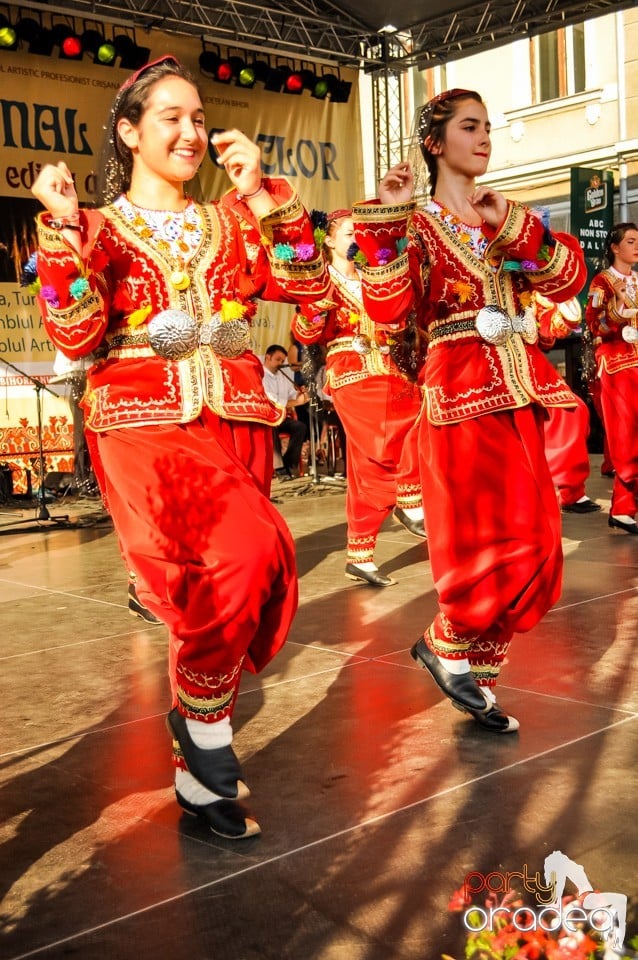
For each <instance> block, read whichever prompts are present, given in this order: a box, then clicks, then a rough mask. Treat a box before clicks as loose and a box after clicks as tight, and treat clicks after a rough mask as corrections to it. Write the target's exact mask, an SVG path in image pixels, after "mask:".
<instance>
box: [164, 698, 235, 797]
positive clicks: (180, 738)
mask: <svg viewBox="0 0 638 960" xmlns="http://www.w3.org/2000/svg"><path fill="white" fill-rule="evenodd" d="M166 726H167V727H168V732H169V733H170V734H171V736H172V737H174V739H175V740H177V742H178V743H179V746H180V749H181V751H182V756H183V757H184V761H185V763H186V766H187V767H188V769H189V771H190V772H191V773H192V774H193V776H194V777H195V779H196V780H199V782H200V783H202V784H203V785H204V786H205V787H208V789H209V790H212V791H213V793H216V794H217V795H218V796H220V797H227V798H228V799H229V800H243V799H245V798H246V797H249V796H250V790H249V789H248V787H247V786H246V784H245V783H244V779H243V774H242V772H241V767H240V766H239V760H238V759H237V756H236V755H235V751H234V750H233V748H232V746H231V745H230V744H228V746H227V747H217V748H215V749H214V750H204V749H202V747H198V746H197V744H196V743H194V741H193V739H192V737H191V735H190V733H189V732H188V727H187V726H186V717H183V716H182V714H181V713H180V712H179V710H178V709H177V707H173V709H172V710H171V712H170V713H169V714H168V716H167V717H166Z"/></svg>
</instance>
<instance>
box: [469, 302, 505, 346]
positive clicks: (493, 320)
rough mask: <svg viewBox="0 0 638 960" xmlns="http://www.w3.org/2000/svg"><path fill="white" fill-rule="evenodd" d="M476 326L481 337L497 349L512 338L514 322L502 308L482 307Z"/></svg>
mask: <svg viewBox="0 0 638 960" xmlns="http://www.w3.org/2000/svg"><path fill="white" fill-rule="evenodd" d="M475 324H476V329H477V331H478V333H479V336H480V337H481V338H482V339H483V340H485V342H486V343H492V344H494V346H497V347H499V346H502V345H503V344H504V343H507V341H508V340H509V338H510V337H511V336H512V332H513V330H512V321H511V320H510V318H509V316H508V315H507V314H506V313H505V311H504V310H502V309H501V307H494V306H488V307H481V309H480V310H479V312H478V313H477V315H476V320H475Z"/></svg>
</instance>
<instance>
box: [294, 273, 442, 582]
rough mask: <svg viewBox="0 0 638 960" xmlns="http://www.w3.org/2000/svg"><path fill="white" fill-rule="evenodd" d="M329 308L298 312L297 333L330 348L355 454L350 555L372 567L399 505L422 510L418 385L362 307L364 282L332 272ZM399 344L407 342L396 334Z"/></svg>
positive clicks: (330, 378)
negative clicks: (382, 534)
mask: <svg viewBox="0 0 638 960" xmlns="http://www.w3.org/2000/svg"><path fill="white" fill-rule="evenodd" d="M328 269H329V271H330V277H331V280H332V285H331V289H330V292H329V294H328V297H327V301H328V303H327V304H322V306H326V309H325V310H324V311H323V312H322V313H319V314H316V311H314V310H310V311H306V312H307V313H308V314H309V315H308V317H306V316H305V315H304V313H303V311H302V312H301V313H298V314H297V315H296V316H295V318H294V320H293V322H292V330H293V334H294V335H295V336H296V337H297V339H298V340H299V341H300V342H301V343H304V344H310V343H323V344H326V346H327V354H326V386H325V388H324V389H325V392H326V394H328V395H329V396H330V397H331V398H332V401H333V403H334V407H335V410H336V412H337V415H338V416H339V419H340V420H341V422H342V424H343V428H344V430H345V434H346V440H347V450H348V484H347V490H346V517H347V522H348V534H347V536H348V543H347V556H348V560H349V561H350V562H352V563H364V562H370V561H372V560H373V557H374V548H375V545H376V541H377V535H378V533H379V530H380V528H381V525H382V524H383V522H384V520H385V519H386V518H387V517H388V516H389V514H390V513H391V512H392V510H393V508H394V507H395V506H398V507H400V508H401V509H405V508H406V507H407V508H414V507H420V506H421V505H422V502H423V501H422V496H421V482H420V477H419V461H418V453H417V435H416V431H414V430H411V428H412V427H413V426H414V424H415V421H416V419H417V416H418V414H419V409H420V405H421V401H420V392H419V388H418V386H417V384H416V383H415V382H413V381H412V380H410V379H409V378H408V376H406V374H405V373H404V372H403V371H402V370H401V369H400V368H399V367H398V366H397V364H396V362H395V360H394V357H393V355H392V352H391V346H390V344H391V342H392V339H393V337H392V334H389V335H386V333H385V332H383V331H377V330H376V329H375V324H374V323H373V321H372V320H371V319H370V317H369V316H368V315H367V314H366V312H365V310H364V308H363V301H362V295H361V279H360V278H359V276H357V277H353V278H349V277H345V276H343V274H341V273H340V272H339V271H338V270H336V269H335V268H334V267H333V266H332V265H331V266H329V268H328ZM394 337H395V338H396V337H400V333H398V332H397V333H395V334H394Z"/></svg>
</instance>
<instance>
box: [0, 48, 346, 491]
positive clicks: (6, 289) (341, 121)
mask: <svg viewBox="0 0 638 960" xmlns="http://www.w3.org/2000/svg"><path fill="white" fill-rule="evenodd" d="M144 42H145V43H146V44H149V43H150V45H151V59H155V58H156V57H159V56H161V55H162V54H164V53H172V54H174V55H175V56H177V57H178V59H180V60H181V61H182V62H183V63H184V64H185V65H187V66H188V67H189V68H190V69H191V71H192V72H193V74H194V75H195V76H196V77H197V78H198V80H199V81H200V87H201V90H202V93H203V97H204V106H205V109H206V121H207V126H208V129H209V132H210V133H212V132H213V131H215V130H218V129H219V130H223V129H228V128H231V127H236V128H238V129H240V130H242V131H243V132H244V133H245V134H246V135H247V136H249V137H251V138H252V139H254V140H256V141H258V142H259V143H260V145H261V148H262V155H263V168H264V172H265V173H267V174H268V175H272V176H283V177H286V178H288V179H289V180H290V181H291V182H292V183H293V184H294V186H295V187H296V188H297V190H298V191H299V193H300V195H301V197H302V200H303V201H304V203H305V205H306V206H307V207H308V209H312V208H317V209H321V210H326V211H329V210H332V209H335V208H337V207H343V206H346V205H348V204H349V203H351V202H352V201H353V200H355V199H360V197H361V196H362V186H361V185H362V183H363V174H362V154H361V132H360V124H359V108H358V98H357V78H356V74H355V73H354V72H353V71H346V70H343V71H341V77H342V79H343V80H346V81H350V82H352V91H351V94H350V98H349V101H348V103H332V102H331V101H330V100H323V101H322V100H316V99H313V98H311V96H310V93H309V91H303V93H302V94H301V95H298V96H296V95H291V94H284V93H276V92H272V91H266V90H264V89H263V85H260V84H257V85H256V86H255V87H253V88H252V89H243V88H241V87H238V86H235V85H234V84H233V85H226V84H220V83H218V82H216V81H214V80H212V79H209V78H207V77H205V76H203V75H202V74H201V72H200V70H199V66H198V58H199V54H200V52H201V45H200V43H199V41H195V40H189V39H185V38H175V37H169V36H168V35H166V34H161V33H156V32H155V31H153V33H152V34H151V35H150V37H147V36H146V35H145V36H144ZM235 52H236V51H235ZM291 65H293V66H299V65H298V64H292V63H291ZM303 66H304V67H307V66H309V65H308V64H305V63H304V64H303ZM310 66H311V65H310ZM317 72H321V68H320V67H318V68H317ZM327 72H334V71H331V70H327ZM129 73H130V71H124V70H121V69H120V68H119V67H117V66H115V67H105V66H101V65H98V64H93V63H92V62H89V61H87V60H86V59H85V60H82V61H73V60H61V59H58V58H57V57H42V56H38V55H34V54H31V53H28V52H26V51H21V50H18V51H2V52H1V53H0V110H1V113H0V116H1V123H2V131H1V132H2V136H1V139H0V391H1V393H0V396H1V398H2V401H1V403H0V461H1V462H4V463H9V464H10V466H11V468H12V473H13V487H14V492H15V493H22V492H24V491H25V490H26V489H27V485H28V483H29V482H30V481H31V480H32V479H33V486H34V487H37V484H38V476H37V469H38V450H39V433H38V406H40V407H41V421H42V434H43V446H44V450H45V453H46V468H47V470H72V469H73V460H72V458H73V423H72V420H73V418H72V413H71V407H70V404H69V400H70V391H71V389H72V388H73V384H71V383H55V382H53V383H52V382H51V381H52V379H54V372H53V362H54V360H55V351H54V349H53V347H52V345H51V344H50V342H49V341H48V339H47V337H46V334H45V332H44V330H43V328H42V324H41V321H40V317H39V313H38V309H37V306H36V303H35V297H34V296H33V295H32V294H30V293H29V291H28V289H27V288H26V287H22V286H21V285H20V274H21V270H22V266H23V264H24V263H25V262H26V260H27V259H28V257H29V254H30V253H32V252H33V250H34V249H35V229H34V217H35V214H36V213H37V211H38V210H39V205H38V204H37V202H36V201H34V200H33V198H32V196H31V193H30V188H31V186H32V184H33V182H34V179H35V177H36V176H37V173H38V170H39V169H40V168H41V167H42V166H43V165H44V164H46V163H57V162H58V161H59V160H64V161H65V162H66V163H67V165H68V166H69V168H70V169H71V171H72V172H73V174H74V177H75V182H76V187H77V190H78V195H79V197H80V202H81V203H82V204H92V203H94V202H95V184H96V170H97V169H98V165H99V162H100V154H101V149H102V139H103V134H104V125H105V124H106V120H107V117H108V113H109V110H110V106H111V103H112V101H113V97H114V95H115V93H116V91H117V90H118V88H119V86H120V85H121V84H122V82H123V81H124V80H125V79H126V77H127V76H128V75H129ZM229 186H230V184H229V181H228V179H227V177H226V174H225V171H224V170H223V169H220V168H219V167H217V166H216V164H215V162H214V158H213V156H212V153H211V155H209V156H208V157H206V158H205V160H204V163H203V164H202V167H201V169H200V171H199V175H198V179H197V182H194V183H193V184H191V185H190V192H191V193H192V194H193V196H195V197H196V198H197V199H212V198H217V197H219V196H221V194H222V193H224V192H225V191H226V190H227V189H229ZM292 313H293V309H292V307H290V306H283V305H272V304H267V303H260V306H259V310H258V312H257V315H256V317H255V319H254V321H253V323H254V338H253V348H254V349H255V351H256V352H257V353H258V354H260V355H262V354H263V353H264V351H265V349H266V347H267V346H268V345H269V344H270V343H277V342H280V343H283V344H284V345H286V346H288V344H289V329H290V326H289V324H290V318H291V316H292ZM30 378H34V379H35V380H36V381H38V382H41V383H43V384H45V385H46V387H47V389H40V388H39V386H38V384H37V383H34V382H33V379H30ZM54 394H55V395H54ZM38 401H39V402H38Z"/></svg>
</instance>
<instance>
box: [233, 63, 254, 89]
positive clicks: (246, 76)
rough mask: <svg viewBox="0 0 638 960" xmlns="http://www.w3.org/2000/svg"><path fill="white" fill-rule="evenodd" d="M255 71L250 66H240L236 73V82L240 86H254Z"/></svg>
mask: <svg viewBox="0 0 638 960" xmlns="http://www.w3.org/2000/svg"><path fill="white" fill-rule="evenodd" d="M256 79H257V78H256V76H255V71H254V70H253V68H252V67H248V66H246V67H242V68H241V70H240V71H239V73H238V75H237V83H238V84H239V86H240V87H254V86H255V80H256Z"/></svg>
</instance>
